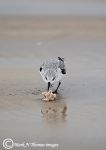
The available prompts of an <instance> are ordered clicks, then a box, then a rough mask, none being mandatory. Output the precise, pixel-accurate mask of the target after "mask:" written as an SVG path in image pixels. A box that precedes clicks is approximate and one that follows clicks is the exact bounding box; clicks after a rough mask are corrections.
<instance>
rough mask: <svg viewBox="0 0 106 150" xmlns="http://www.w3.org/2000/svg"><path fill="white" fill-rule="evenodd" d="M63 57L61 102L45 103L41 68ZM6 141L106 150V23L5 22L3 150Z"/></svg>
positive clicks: (0, 91)
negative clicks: (42, 64) (65, 70)
mask: <svg viewBox="0 0 106 150" xmlns="http://www.w3.org/2000/svg"><path fill="white" fill-rule="evenodd" d="M58 56H61V57H65V62H66V66H67V75H66V76H65V77H64V79H63V82H62V85H61V87H60V89H59V94H58V95H57V100H56V101H54V102H43V101H42V100H41V99H42V92H43V91H45V89H46V88H47V85H46V84H45V83H44V82H43V81H42V79H41V77H40V74H39V66H40V65H41V63H42V61H43V60H45V59H48V58H52V57H58ZM6 138H11V139H13V141H14V142H18V143H22V142H30V143H31V142H37V143H45V144H46V143H52V144H53V143H55V144H59V145H58V147H55V148H54V149H58V150H70V149H71V150H94V149H95V150H105V149H106V20H105V19H104V18H102V19H101V18H98V19H93V18H88V19H86V18H84V17H83V18H76V19H75V18H71V17H70V18H65V19H63V18H60V19H58V17H56V18H55V17H54V18H52V19H51V18H47V17H46V18H40V19H39V18H38V17H37V18H36V17H35V18H33V17H30V18H27V17H24V18H23V17H17V18H14V17H10V18H9V17H4V16H3V17H1V19H0V147H1V149H3V146H2V141H3V140H4V139H6ZM13 149H15V150H18V149H22V150H23V149H24V148H23V147H20V148H18V147H14V148H13ZM30 149H35V148H33V147H31V148H30ZM36 149H37V150H38V149H49V150H50V149H53V148H50V147H48V148H47V147H46V148H39V147H37V148H36Z"/></svg>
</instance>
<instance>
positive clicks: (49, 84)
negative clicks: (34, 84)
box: [47, 82, 50, 91]
mask: <svg viewBox="0 0 106 150" xmlns="http://www.w3.org/2000/svg"><path fill="white" fill-rule="evenodd" d="M49 88H50V82H48V89H47V90H48V91H49Z"/></svg>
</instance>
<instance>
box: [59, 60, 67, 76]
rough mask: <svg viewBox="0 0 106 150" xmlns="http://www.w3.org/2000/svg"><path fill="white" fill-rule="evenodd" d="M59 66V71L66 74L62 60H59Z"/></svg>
mask: <svg viewBox="0 0 106 150" xmlns="http://www.w3.org/2000/svg"><path fill="white" fill-rule="evenodd" d="M59 68H60V69H61V73H62V74H66V68H65V64H64V62H61V63H60V64H59Z"/></svg>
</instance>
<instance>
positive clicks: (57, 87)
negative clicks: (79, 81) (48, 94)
mask: <svg viewBox="0 0 106 150" xmlns="http://www.w3.org/2000/svg"><path fill="white" fill-rule="evenodd" d="M60 84H61V82H59V84H58V86H57V89H56V90H55V91H54V92H53V93H57V90H58V88H59V86H60Z"/></svg>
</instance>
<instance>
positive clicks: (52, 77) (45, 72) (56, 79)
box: [40, 57, 66, 93]
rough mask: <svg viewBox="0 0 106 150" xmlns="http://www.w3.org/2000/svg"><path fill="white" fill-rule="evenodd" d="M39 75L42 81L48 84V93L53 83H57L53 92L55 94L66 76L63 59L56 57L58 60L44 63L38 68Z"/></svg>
mask: <svg viewBox="0 0 106 150" xmlns="http://www.w3.org/2000/svg"><path fill="white" fill-rule="evenodd" d="M40 74H41V76H42V79H43V80H44V81H45V82H46V83H47V84H48V88H47V90H48V91H49V89H50V87H51V86H53V84H54V83H58V86H57V88H56V90H55V91H54V92H53V93H57V90H58V88H59V86H60V84H61V79H62V77H63V76H64V75H65V74H66V68H65V64H64V58H61V57H58V59H50V60H47V61H45V62H44V63H43V64H42V65H41V67H40Z"/></svg>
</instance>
